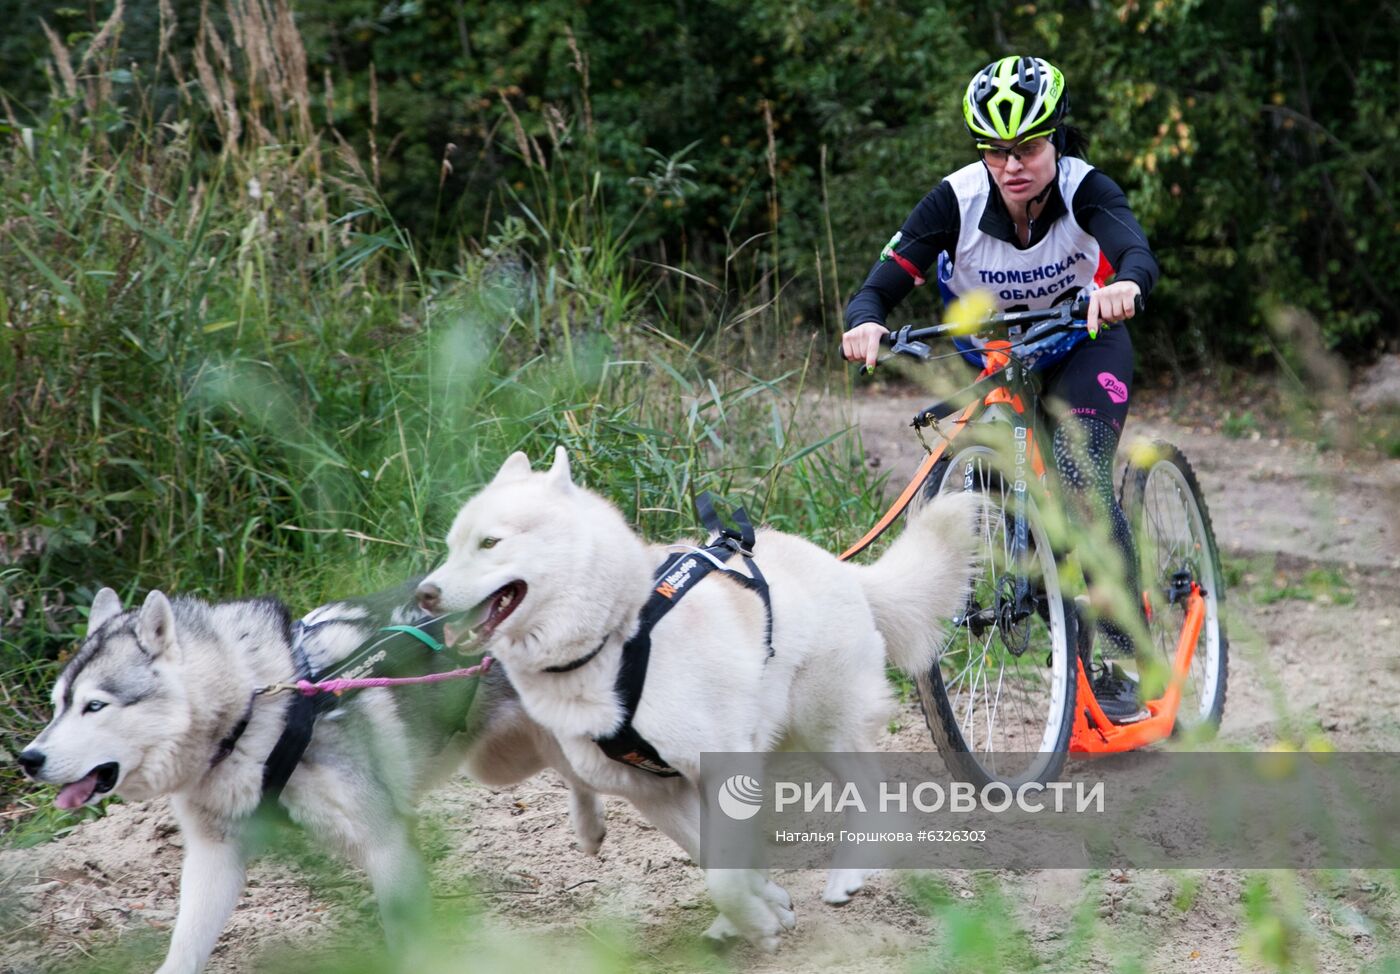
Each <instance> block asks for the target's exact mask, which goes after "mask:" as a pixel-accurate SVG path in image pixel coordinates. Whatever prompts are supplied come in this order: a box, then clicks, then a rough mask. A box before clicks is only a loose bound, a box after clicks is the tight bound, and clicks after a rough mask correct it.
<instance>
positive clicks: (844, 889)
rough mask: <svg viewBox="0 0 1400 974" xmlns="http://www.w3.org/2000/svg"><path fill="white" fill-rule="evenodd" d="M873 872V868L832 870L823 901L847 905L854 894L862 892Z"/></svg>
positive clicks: (828, 877)
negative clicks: (866, 880) (867, 878)
mask: <svg viewBox="0 0 1400 974" xmlns="http://www.w3.org/2000/svg"><path fill="white" fill-rule="evenodd" d="M871 872H873V870H869V869H833V870H831V872H830V873H829V874H828V876H827V880H826V891H825V892H824V893H822V902H823V903H826V904H828V905H830V906H845V905H846V904H847V903H849V902H851V897H852V896H854V895H855V894H856V893H858V892H860V890H861V887H863V886H864V885H865V879H866V877H867V876H869V875H870V873H871Z"/></svg>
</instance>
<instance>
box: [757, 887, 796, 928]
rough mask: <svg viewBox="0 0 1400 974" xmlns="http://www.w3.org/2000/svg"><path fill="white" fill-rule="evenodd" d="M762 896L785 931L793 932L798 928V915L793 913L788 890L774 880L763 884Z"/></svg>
mask: <svg viewBox="0 0 1400 974" xmlns="http://www.w3.org/2000/svg"><path fill="white" fill-rule="evenodd" d="M761 895H762V896H763V900H764V902H766V903H767V904H768V909H769V911H770V912H771V913H772V914H773V917H774V918H775V919H776V920H777V921H778V925H779V926H781V927H782V928H783V929H784V930H791V929H792V928H793V927H795V926H797V914H796V913H795V912H794V911H793V908H792V897H791V896H790V895H788V891H787V890H785V889H783V888H782V887H781V886H779V885H778V884H777V883H775V882H773V881H772V880H767V881H765V882H764V884H763V890H762V893H761Z"/></svg>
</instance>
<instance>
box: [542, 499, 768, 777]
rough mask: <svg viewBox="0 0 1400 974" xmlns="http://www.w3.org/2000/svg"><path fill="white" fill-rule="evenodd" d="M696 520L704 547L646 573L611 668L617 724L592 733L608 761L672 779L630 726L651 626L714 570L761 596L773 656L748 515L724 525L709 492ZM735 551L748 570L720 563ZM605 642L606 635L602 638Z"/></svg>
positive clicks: (672, 772) (698, 503)
mask: <svg viewBox="0 0 1400 974" xmlns="http://www.w3.org/2000/svg"><path fill="white" fill-rule="evenodd" d="M695 507H696V510H697V511H698V512H699V514H700V522H701V523H702V524H703V525H704V526H705V527H706V528H707V529H708V530H709V531H711V532H712V534H713V535H714V540H712V541H711V542H710V543H709V544H708V545H706V546H705V547H704V548H690V549H688V550H686V551H681V552H678V553H676V554H674V555H672V556H671V557H669V558H667V559H666V560H665V561H664V562H662V563H661V567H659V568H657V569H656V572H655V574H654V575H653V576H652V586H653V587H652V591H651V595H650V597H649V598H648V599H647V601H646V604H645V605H644V606H642V611H641V616H640V619H641V624H640V625H639V626H638V628H637V632H636V634H635V635H633V636H632V638H631V639H629V640H627V642H626V643H625V644H623V647H622V665H621V667H620V668H619V669H618V672H617V683H616V684H615V688H616V690H617V698H618V701H619V702H620V703H621V704H622V723H621V724H620V725H618V728H617V729H616V730H615V731H613V732H612V733H611V734H609V735H607V736H606V737H595V738H594V741H596V742H597V744H598V747H599V748H601V749H602V751H603V753H604V754H606V755H607V756H608V757H610V758H612V759H613V760H614V761H621V762H622V763H623V764H627V765H631V766H632V767H634V768H637V769H639V770H641V771H646V772H649V773H651V774H654V775H657V776H658V777H662V778H675V777H679V776H680V772H679V771H677V770H676V769H675V768H673V767H671V766H670V765H669V764H667V763H666V761H665V759H664V758H662V757H661V755H660V754H659V753H657V750H656V748H654V747H652V746H651V744H649V743H648V742H647V741H646V739H645V738H643V737H642V735H641V734H639V733H637V729H636V728H635V727H633V726H632V718H633V717H635V716H636V713H637V705H638V704H639V703H640V702H641V699H642V687H643V685H644V684H645V683H646V678H647V664H648V663H649V662H650V660H651V630H652V629H653V628H654V627H655V626H656V624H657V623H658V622H660V621H661V619H662V618H663V617H664V616H665V615H666V613H667V612H669V611H670V610H671V607H672V606H674V605H675V604H676V603H677V602H679V601H680V600H681V598H682V597H683V596H684V595H685V593H686V592H689V591H690V590H691V589H692V588H694V587H695V585H696V583H697V582H699V581H700V580H701V579H702V578H704V577H705V576H706V575H708V574H710V573H711V572H719V573H721V574H723V575H727V576H728V577H729V578H731V579H733V580H734V581H735V582H738V583H739V584H740V585H742V586H743V587H744V588H747V589H749V590H750V591H753V592H756V593H757V594H758V596H759V598H761V599H762V600H763V611H764V617H765V619H766V627H765V630H764V638H763V642H764V646H765V647H767V651H768V658H770V659H771V658H772V656H773V603H772V600H771V598H770V597H769V594H768V581H767V579H765V578H764V577H763V573H762V572H761V571H759V570H758V566H757V565H756V564H754V561H753V545H754V530H753V524H752V523H750V521H749V518H748V515H747V514H746V513H745V512H744V509H743V508H742V507H740V508H737V509H735V511H734V513H733V520H734V524H735V527H730V526H728V525H726V524H724V523H723V522H722V521H721V520H720V517H719V515H718V514H717V513H716V511H715V505H714V498H713V496H712V495H711V494H710V493H709V492H705V493H703V494H701V495H700V496H699V497H697V498H696V500H695ZM735 554H738V555H740V556H742V557H743V559H744V565H745V567H746V568H748V570H749V574H748V575H745V574H744V573H743V572H739V571H735V570H734V569H732V568H726V567H725V565H724V563H725V562H726V561H728V560H729V559H730V558H731V557H733V556H734V555H735ZM604 642H606V640H604ZM602 648H603V647H602V644H600V645H599V646H598V648H597V649H595V650H593V652H591V653H589V654H588V655H587V656H585V657H583V658H582V659H578V660H574V661H573V662H572V663H568V664H566V665H564V666H560V667H552V668H551V672H567V671H569V670H573V669H577V668H578V667H580V666H582V665H583V664H584V663H586V662H588V661H589V660H590V659H592V658H593V657H594V656H596V655H597V654H598V652H599V651H600V650H601V649H602Z"/></svg>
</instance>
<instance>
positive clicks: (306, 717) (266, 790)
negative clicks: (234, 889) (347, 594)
mask: <svg viewBox="0 0 1400 974" xmlns="http://www.w3.org/2000/svg"><path fill="white" fill-rule="evenodd" d="M447 618H448V617H447V616H439V617H437V618H435V619H429V620H427V621H425V622H422V623H420V624H418V625H412V626H409V625H397V626H384V627H382V628H381V629H379V630H378V633H376V636H378V638H375V637H374V636H372V637H370V638H369V639H366V640H365V641H364V642H363V643H361V644H360V646H359V647H357V648H356V650H355V651H354V652H353V653H351V654H350V655H349V656H347V657H345V659H343V660H341V661H340V662H339V663H337V664H336V665H335V666H333V667H332V668H331V669H330V670H327V671H326V672H325V673H320V674H317V673H313V672H312V669H311V663H310V661H309V660H308V659H307V657H306V649H305V647H304V645H303V644H304V641H305V639H306V636H307V634H308V633H310V632H313V631H315V630H316V629H319V628H320V627H322V626H326V625H332V624H336V623H344V622H350V623H351V624H354V623H358V622H359V621H360V620H345V619H335V618H331V619H323V620H321V621H320V622H316V623H313V624H311V625H307V624H306V622H305V620H302V619H298V620H297V621H296V622H295V623H293V624H292V626H291V629H290V633H289V635H290V640H289V641H290V644H291V653H292V665H293V667H294V668H295V671H296V672H295V674H294V675H293V681H294V682H301V681H316V680H318V679H319V678H321V677H325V676H328V675H330V674H332V673H336V674H346V675H347V676H349V677H360V676H364V675H367V674H371V673H378V672H382V671H383V667H382V666H381V664H382V663H383V662H386V661H387V660H388V659H389V657H390V653H389V652H388V650H389V649H394V648H395V647H393V646H392V645H389V646H387V647H386V646H385V644H392V643H393V642H394V641H395V640H399V641H404V640H407V641H408V642H413V641H416V642H418V643H421V644H422V645H423V646H426V647H427V648H428V649H430V650H432V651H433V653H434V655H436V654H438V653H440V652H441V651H442V650H443V649H444V648H445V646H444V644H443V642H442V628H443V624H444V623H445V622H446V621H447ZM379 634H383V635H379ZM381 647H385V648H381ZM410 648H411V647H410ZM418 648H419V649H420V651H421V649H422V647H421V646H420V647H418ZM477 662H478V663H480V662H481V658H480V657H479V658H478V659H477ZM476 688H477V681H472V683H471V688H470V690H469V694H470V696H469V697H468V698H467V703H466V707H465V708H464V710H469V709H470V707H471V700H472V698H474V697H475V695H476ZM255 696H256V694H255ZM339 696H340V694H339V693H338V692H337V693H321V694H316V695H307V694H306V693H294V694H292V699H291V702H290V703H288V704H287V713H286V723H285V724H284V725H283V728H282V734H281V736H280V737H279V738H278V739H277V743H276V745H274V747H273V749H272V753H271V754H269V755H268V757H267V760H266V761H265V762H264V763H263V784H262V801H263V804H264V805H265V806H269V805H276V804H277V802H278V800H279V799H280V798H281V795H282V789H283V788H285V787H286V785H287V781H288V779H290V778H291V776H292V772H293V771H295V770H296V767H297V765H298V764H299V763H300V762H301V759H302V755H304V754H305V753H306V748H307V746H308V745H310V743H311V733H312V730H313V729H314V727H315V723H316V719H317V718H318V717H320V716H321V715H322V714H323V713H325V712H327V711H330V710H333V709H335V708H336V707H337V706H338V705H339V702H340V701H339ZM251 712H252V704H251V702H250V704H249V712H248V713H249V715H251ZM247 724H248V715H245V716H244V718H243V720H242V721H240V722H239V724H238V726H236V727H235V728H234V731H233V732H232V733H231V734H230V735H229V737H227V738H225V739H224V740H223V741H221V742H220V743H219V753H218V754H217V755H216V756H215V761H214V762H213V763H214V764H217V763H218V762H219V761H220V760H222V759H223V758H224V757H227V755H228V753H229V752H230V751H232V750H233V744H234V743H235V742H236V741H237V740H238V737H239V736H241V735H242V733H243V731H244V730H245V729H246V727H247ZM211 766H212V765H211Z"/></svg>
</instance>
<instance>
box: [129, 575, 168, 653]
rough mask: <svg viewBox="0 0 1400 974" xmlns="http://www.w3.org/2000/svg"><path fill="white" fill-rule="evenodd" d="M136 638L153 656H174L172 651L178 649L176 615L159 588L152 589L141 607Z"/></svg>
mask: <svg viewBox="0 0 1400 974" xmlns="http://www.w3.org/2000/svg"><path fill="white" fill-rule="evenodd" d="M136 637H137V638H138V639H140V640H141V646H142V648H144V649H145V650H146V651H147V652H148V653H150V654H151V655H152V656H156V657H159V656H165V655H173V652H172V651H173V650H176V649H178V645H177V644H176V642H175V613H174V612H173V611H172V610H171V608H170V600H169V599H167V598H166V597H165V593H164V592H162V591H161V590H160V589H158V588H153V589H151V592H150V594H149V595H147V596H146V601H145V603H144V604H143V605H142V606H141V615H140V616H138V617H137V619H136Z"/></svg>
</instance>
